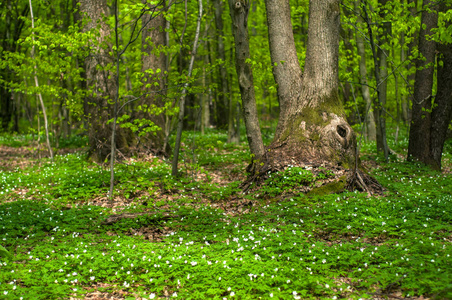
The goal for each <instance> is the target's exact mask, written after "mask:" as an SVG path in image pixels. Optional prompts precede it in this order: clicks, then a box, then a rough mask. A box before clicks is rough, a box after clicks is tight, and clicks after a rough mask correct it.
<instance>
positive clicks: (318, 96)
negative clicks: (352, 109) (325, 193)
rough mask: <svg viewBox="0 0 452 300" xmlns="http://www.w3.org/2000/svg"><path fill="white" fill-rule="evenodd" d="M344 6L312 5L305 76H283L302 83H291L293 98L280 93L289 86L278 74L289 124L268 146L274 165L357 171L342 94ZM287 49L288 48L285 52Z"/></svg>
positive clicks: (317, 1)
mask: <svg viewBox="0 0 452 300" xmlns="http://www.w3.org/2000/svg"><path fill="white" fill-rule="evenodd" d="M268 2H269V1H267V4H268ZM284 2H288V1H284ZM339 3H340V1H339V0H328V1H325V0H311V1H310V3H309V27H308V41H307V53H306V62H305V69H304V70H305V71H304V74H303V77H302V79H301V75H299V74H300V73H299V72H298V71H297V69H296V68H295V66H291V67H292V68H291V69H292V70H291V69H289V68H287V69H283V68H281V69H282V70H283V71H285V72H284V73H289V72H290V73H292V72H294V73H296V74H297V75H296V77H289V80H287V81H289V82H290V80H291V79H292V80H294V81H295V79H296V78H297V77H298V78H299V79H298V82H292V84H291V85H290V86H289V87H288V89H289V90H290V93H289V95H287V93H283V92H280V91H279V90H280V89H281V87H283V86H284V85H282V84H280V82H281V81H283V80H285V78H284V73H282V74H281V75H282V76H281V77H280V76H279V75H278V74H276V73H275V80H276V83H277V84H278V96H279V97H281V96H283V97H284V98H283V99H284V100H283V101H281V99H280V105H281V106H286V107H284V108H283V107H282V109H283V111H285V113H283V118H285V119H286V120H285V121H283V123H282V124H283V125H278V126H280V127H279V128H278V129H277V130H279V131H277V135H276V136H275V139H274V140H273V142H272V144H271V146H270V147H269V150H270V151H269V155H270V156H271V157H272V158H271V160H273V161H274V163H275V162H277V165H276V168H281V167H285V166H287V165H289V164H291V165H293V164H294V163H296V164H300V165H303V164H309V165H320V164H323V163H328V164H331V165H340V166H343V167H345V168H353V167H354V165H355V162H356V153H355V152H356V141H355V134H354V132H353V130H352V128H351V127H350V125H349V124H348V123H347V121H346V118H345V113H344V109H343V107H342V104H341V101H340V99H339V94H338V69H339V66H338V57H339V28H340V24H339V20H340V18H339V14H340V8H339ZM287 5H288V3H287ZM280 6H281V7H282V6H283V5H280ZM267 7H269V6H267ZM289 13H290V12H289V11H288V10H287V9H286V13H285V14H286V17H285V18H286V19H288V20H289V22H290V17H289V16H287V14H289ZM269 16H271V14H269ZM286 22H287V21H286ZM269 24H270V21H269ZM269 28H270V26H269ZM269 30H270V29H269ZM274 34H276V31H275V32H272V31H269V35H270V36H272V35H274ZM273 38H274V37H273ZM270 40H271V38H270ZM280 43H281V44H280V47H281V49H284V52H286V53H288V52H289V49H290V48H292V50H291V51H295V50H294V49H295V48H294V47H293V46H289V43H287V44H284V43H283V42H280ZM285 45H287V49H285V48H284V46H285ZM289 47H290V48H289ZM270 49H271V55H272V59H273V60H274V61H276V59H275V58H273V56H274V50H272V48H270ZM277 59H279V58H277ZM281 60H282V59H281ZM285 64H286V63H284V64H283V65H285ZM294 64H295V63H294ZM281 69H280V70H281ZM293 69H295V70H293ZM285 95H287V96H285ZM285 114H286V115H285ZM281 126H282V127H281Z"/></svg>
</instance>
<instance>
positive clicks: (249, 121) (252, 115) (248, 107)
mask: <svg viewBox="0 0 452 300" xmlns="http://www.w3.org/2000/svg"><path fill="white" fill-rule="evenodd" d="M229 10H230V14H231V18H232V32H233V35H234V41H235V67H236V71H237V77H238V81H239V87H240V94H241V97H242V111H243V119H244V121H245V127H246V137H247V139H248V144H249V147H250V152H251V155H252V156H254V158H253V159H256V160H259V159H260V158H261V157H262V156H263V155H264V143H263V141H262V135H261V130H260V127H259V120H258V118H257V107H256V98H255V94H254V81H253V73H252V70H251V67H250V65H249V64H248V63H247V62H246V60H247V59H249V58H250V49H249V38H248V12H249V2H247V1H242V0H229Z"/></svg>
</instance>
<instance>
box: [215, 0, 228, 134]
mask: <svg viewBox="0 0 452 300" xmlns="http://www.w3.org/2000/svg"><path fill="white" fill-rule="evenodd" d="M213 5H214V8H215V26H216V29H217V30H216V34H215V35H216V38H217V55H218V58H219V59H221V60H222V62H223V63H222V64H220V66H219V74H218V84H219V87H220V93H219V95H218V103H217V128H225V127H226V126H227V125H228V120H229V113H230V112H229V111H228V110H229V105H228V102H229V101H228V99H229V98H228V97H229V92H230V91H229V80H228V76H227V72H226V66H225V62H226V54H225V50H224V41H223V39H224V28H223V27H224V26H223V1H220V0H214V1H213ZM230 135H231V132H230V128H229V127H228V137H229V136H230Z"/></svg>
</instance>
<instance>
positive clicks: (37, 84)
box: [29, 0, 53, 159]
mask: <svg viewBox="0 0 452 300" xmlns="http://www.w3.org/2000/svg"><path fill="white" fill-rule="evenodd" d="M29 4H30V15H31V28H32V29H33V31H34V28H35V26H34V17H33V6H32V4H31V0H29ZM32 39H33V41H34V32H33V33H32ZM34 52H35V46H34V44H33V47H32V49H31V57H32V58H33V57H34ZM36 70H37V66H36V64H35V65H34V79H35V85H36V87H37V88H39V81H38V75H37V74H36ZM37 96H38V99H39V103H40V104H41V109H42V116H43V117H44V129H45V132H46V143H47V149H48V150H49V154H50V158H51V159H53V150H52V146H51V145H50V138H49V124H48V121H47V113H46V107H45V105H44V100H43V99H42V95H41V93H40V92H38V94H37Z"/></svg>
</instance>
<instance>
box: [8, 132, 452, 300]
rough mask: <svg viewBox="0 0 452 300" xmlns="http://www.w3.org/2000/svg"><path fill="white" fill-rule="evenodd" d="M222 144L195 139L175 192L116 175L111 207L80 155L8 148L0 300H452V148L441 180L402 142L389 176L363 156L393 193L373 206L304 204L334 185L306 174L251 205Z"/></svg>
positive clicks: (287, 175)
mask: <svg viewBox="0 0 452 300" xmlns="http://www.w3.org/2000/svg"><path fill="white" fill-rule="evenodd" d="M225 138H226V137H225V134H224V133H222V132H217V131H213V132H211V133H209V134H207V135H205V136H200V135H199V134H198V133H187V135H186V136H185V144H184V145H183V152H182V159H181V163H180V169H181V175H182V176H181V177H179V178H173V177H172V176H171V175H170V174H171V172H170V171H171V170H170V166H169V162H168V161H165V160H163V159H162V158H158V157H154V156H152V155H146V156H142V157H140V158H130V159H127V160H123V161H120V162H119V163H118V164H117V165H116V167H115V174H116V175H115V176H116V177H115V178H116V179H115V196H114V198H113V199H109V198H107V192H108V187H109V178H110V174H109V170H108V167H107V166H104V165H98V164H93V163H91V162H89V161H87V160H86V158H85V156H84V155H83V148H82V147H80V146H81V145H83V143H80V142H77V141H75V142H74V141H72V143H68V144H69V146H71V147H69V148H62V149H59V150H58V155H57V156H56V157H55V159H54V161H50V160H49V159H48V158H46V153H45V151H44V150H42V149H41V151H39V152H38V151H37V149H36V147H34V146H33V143H26V142H21V141H22V140H19V141H18V140H17V137H9V138H8V139H7V138H4V139H3V141H2V140H1V139H0V240H1V242H0V246H3V247H5V249H6V250H8V253H9V255H10V257H8V255H7V254H6V253H7V252H3V253H2V252H1V251H0V263H2V261H3V263H2V264H3V265H2V267H1V268H0V299H3V298H5V299H19V298H20V297H23V299H30V297H31V298H35V299H56V298H60V299H75V298H84V299H163V298H174V299H341V298H342V299H359V298H363V299H446V298H452V285H451V284H450V282H452V258H451V257H450V255H451V254H452V244H451V243H452V234H451V232H452V174H451V167H452V159H451V157H452V155H451V152H452V151H451V149H452V143H451V142H450V141H449V143H448V144H447V145H446V147H445V155H444V159H443V172H441V173H438V172H434V171H432V170H430V169H428V168H426V167H423V166H421V165H419V164H413V163H407V162H405V161H404V157H405V155H406V146H407V140H406V139H404V140H403V139H402V140H400V141H399V142H398V143H395V142H393V141H392V143H390V145H391V148H392V149H393V150H394V151H395V153H397V154H395V155H392V156H391V159H390V162H388V163H386V162H383V160H382V158H381V157H379V156H378V155H377V154H376V153H375V150H374V148H375V145H374V144H372V143H364V144H363V145H362V147H361V150H362V155H361V158H362V161H363V164H364V165H365V166H366V167H367V168H368V170H369V171H370V173H371V174H372V175H373V176H375V177H376V178H377V179H378V180H379V181H380V183H382V185H383V186H384V187H385V188H386V192H385V194H384V195H379V196H372V197H370V198H369V197H368V195H367V194H364V193H357V192H347V191H344V192H342V193H339V194H326V195H305V194H304V193H302V191H303V186H307V185H310V186H312V185H314V184H315V183H316V182H318V180H320V179H322V178H323V179H325V177H328V173H327V172H325V173H324V174H322V176H323V177H322V178H320V175H319V174H318V175H317V177H316V176H313V175H312V174H311V173H310V172H309V170H305V169H297V168H292V169H290V170H288V171H287V172H283V173H282V174H275V175H273V177H272V178H270V179H269V180H267V181H266V182H265V183H264V185H263V187H262V188H261V189H259V190H254V191H252V192H250V193H245V194H244V193H242V192H241V190H240V183H241V182H243V180H244V179H245V178H246V174H245V172H244V170H245V168H246V166H247V163H248V161H249V158H248V157H249V153H248V151H247V147H246V144H244V143H242V144H240V145H231V144H227V143H225ZM5 141H6V142H5ZM40 156H41V157H40ZM0 250H1V248H0Z"/></svg>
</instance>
